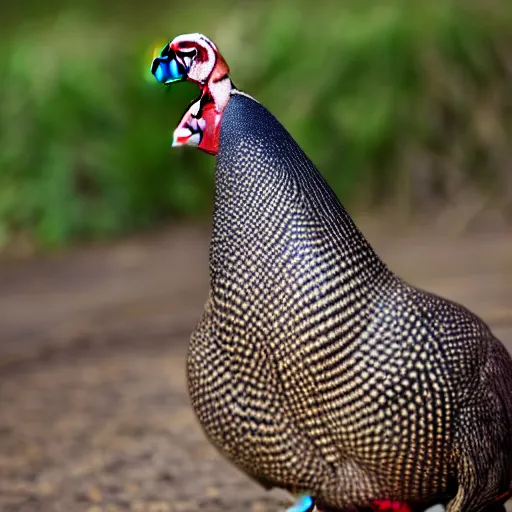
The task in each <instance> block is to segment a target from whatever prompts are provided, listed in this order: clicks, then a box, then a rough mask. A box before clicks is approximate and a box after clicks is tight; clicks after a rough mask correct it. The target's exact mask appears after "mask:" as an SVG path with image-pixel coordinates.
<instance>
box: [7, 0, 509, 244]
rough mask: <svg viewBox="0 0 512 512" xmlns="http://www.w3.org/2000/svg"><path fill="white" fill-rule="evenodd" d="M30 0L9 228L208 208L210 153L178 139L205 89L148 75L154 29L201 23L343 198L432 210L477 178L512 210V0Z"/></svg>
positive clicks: (163, 33) (60, 228)
mask: <svg viewBox="0 0 512 512" xmlns="http://www.w3.org/2000/svg"><path fill="white" fill-rule="evenodd" d="M22 4H23V2H22ZM22 4H21V6H20V5H18V4H16V5H11V6H10V7H9V8H7V7H4V8H2V9H5V12H4V13H3V17H2V16H0V19H3V22H1V23H2V24H3V25H5V30H3V32H2V46H1V49H0V73H1V81H0V88H1V89H0V91H1V92H0V133H1V136H0V245H2V244H5V243H6V242H8V241H9V240H10V239H11V237H12V236H14V235H16V234H17V233H20V232H23V233H27V232H28V233H30V235H31V236H32V237H33V238H34V239H35V240H36V241H37V242H38V243H40V244H43V245H48V246H59V245H63V244H65V243H69V242H72V241H75V240H78V239H98V238H106V237H111V236H113V235H115V234H119V233H123V232H128V231H130V230H135V229H145V228H149V227H151V226H154V225H155V224H157V223H159V222H162V221H163V220H167V219H169V218H182V217H192V216H196V217H197V216H204V215H207V214H208V213H209V212H210V210H211V197H212V191H213V168H214V159H213V158H211V157H208V156H206V155H204V154H201V153H200V152H199V151H197V150H194V149H192V148H182V149H179V150H171V149H170V142H171V136H172V131H173V129H174V127H175V126H176V124H177V123H178V121H179V119H180V117H181V115H182V114H183V112H184V111H185V109H186V108H187V106H188V104H189V102H190V101H191V100H192V99H194V97H195V96H196V95H197V94H198V91H197V89H196V88H195V87H193V86H192V85H190V84H179V85H175V86H173V87H172V88H164V87H162V86H161V85H159V84H157V83H156V81H154V80H153V79H152V77H151V76H150V75H149V76H148V66H149V63H150V59H151V50H152V48H153V46H154V45H155V43H158V44H159V45H163V43H165V42H166V41H167V40H168V39H171V38H172V37H174V36H175V35H177V34H179V33H184V32H197V31H198V32H203V33H205V34H207V35H208V36H209V37H211V38H212V39H213V40H214V41H215V42H216V43H217V44H218V46H219V47H220V49H221V51H222V52H223V54H224V55H225V57H226V59H227V61H228V62H229V63H230V67H231V70H232V77H233V80H234V82H235V84H236V85H237V86H238V87H240V88H242V89H243V90H246V91H248V92H249V93H250V94H252V95H254V96H256V97H257V98H258V99H259V100H260V101H261V102H262V103H264V104H265V105H266V106H267V107H268V108H269V110H271V111H272V112H273V113H274V114H275V115H276V116H277V117H278V118H279V119H280V120H281V122H282V123H283V124H284V125H285V126H286V127H287V128H288V129H289V131H290V132H291V133H292V135H293V136H294V137H295V138H296V139H297V140H298V141H299V143H300V144H301V145H302V146H303V148H304V149H305V151H306V152H307V153H308V154H309V155H310V157H311V158H312V160H313V161H314V162H315V163H316V164H317V166H318V167H319V169H320V170H321V172H322V173H323V174H324V175H325V176H326V178H327V180H328V181H329V182H330V184H331V185H332V186H333V188H334V189H335V191H336V192H337V193H338V194H339V196H340V197H341V199H342V200H343V201H344V202H345V203H348V205H349V206H353V205H356V204H359V205H361V204H364V205H365V206H376V205H379V204H382V203H384V202H386V201H387V202H394V203H396V204H397V205H400V208H402V209H405V210H406V211H407V212H414V211H432V210H435V209H436V208H440V207H442V205H443V204H445V203H447V202H449V201H450V199H452V200H453V198H454V197H455V198H456V197H457V194H458V193H459V191H461V190H462V191H464V190H469V189H470V190H473V189H477V190H478V191H479V194H481V195H482V196H483V197H486V198H488V199H489V201H491V202H492V203H493V204H496V205H498V206H499V207H500V208H502V209H503V211H510V205H511V203H512V169H511V163H512V150H511V145H510V142H511V137H512V135H511V134H512V129H511V128H512V87H511V84H512V81H511V80H512V79H511V74H512V51H511V50H512V4H511V5H509V4H508V3H507V2H505V1H503V2H500V3H495V4H493V3H490V2H484V0H480V2H474V1H473V2H472V1H471V0H460V1H451V2H450V1H446V0H431V1H430V2H425V1H421V0H414V1H413V0H409V1H407V2H406V1H400V0H388V1H378V0H372V1H370V0H369V1H367V2H356V1H355V0H354V1H349V0H347V1H345V2H341V3H340V2H332V3H331V2H324V3H318V2H313V1H311V0H304V1H302V2H301V1H288V2H287V1H283V2H279V3H274V4H270V3H268V4H267V3H265V2H259V3H256V2H243V3H240V2H238V3H236V2H229V1H228V0H224V1H221V2H218V3H217V5H212V3H211V2H210V3H205V4H204V5H201V3H200V2H199V3H194V4H191V5H192V6H191V5H186V4H183V5H181V6H173V5H170V6H169V5H167V4H164V3H151V2H150V3H147V4H146V5H144V6H141V5H140V4H135V3H133V5H131V4H130V3H127V4H126V5H125V6H124V7H123V8H122V10H121V9H116V6H115V4H112V5H110V7H106V6H103V4H100V3H99V2H93V1H90V2H86V1H85V0H83V1H79V0H76V1H75V2H67V3H66V4H65V5H64V4H63V3H62V2H58V0H55V1H54V2H50V3H46V4H37V5H36V4H34V9H28V8H27V7H26V6H23V5H22ZM42 6H44V7H42ZM1 14H2V13H1V12H0V15H1ZM507 209H508V210H507Z"/></svg>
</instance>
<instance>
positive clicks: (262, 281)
mask: <svg viewBox="0 0 512 512" xmlns="http://www.w3.org/2000/svg"><path fill="white" fill-rule="evenodd" d="M340 172H342V171H341V170H340ZM210 276H211V290H210V294H209V297H208V300H207V303H206V307H205V311H204V314H203V316H202V319H201V320H200V322H199V324H198V326H197V328H196V330H195V332H194V333H193V335H192V338H191V343H190V348H189V355H188V384H189V390H190V396H191V400H192V404H193V407H194V409H195V412H196V414H197V417H198V419H199V421H200V423H201V424H202V426H203V428H204V430H205V432H206V434H207V436H208V437H209V438H210V439H211V441H212V442H213V443H214V445H215V446H216V447H217V448H218V449H219V450H220V451H222V452H223V453H224V454H225V455H226V457H227V458H229V459H230V460H231V461H232V462H233V463H234V464H236V465H237V466H239V467H240V468H241V469H243V470H244V471H245V472H246V473H247V474H249V475H251V476H252V477H253V478H255V479H256V480H258V481H260V482H261V483H262V484H263V485H265V486H266V487H273V486H276V487H281V488H285V489H288V490H290V491H292V492H303V491H304V492H309V493H310V494H311V495H312V496H313V497H314V498H315V499H316V500H317V503H318V504H319V507H320V508H322V507H335V508H338V509H345V508H349V507H353V506H361V507H363V506H367V505H369V503H370V502H371V501H373V500H377V499H396V500H401V501H406V502H409V503H413V504H414V503H416V502H418V503H429V502H436V503H437V502H443V501H444V502H445V503H446V502H448V501H449V500H452V502H451V503H450V504H449V506H448V510H449V511H450V512H454V511H460V510H463V511H467V512H473V511H474V512H478V511H480V510H491V508H489V507H490V504H491V503H492V502H493V501H494V500H495V499H496V498H497V497H498V496H500V495H502V494H503V493H505V492H507V491H508V490H509V489H510V488H511V482H512V360H511V358H510V356H509V354H508V353H507V352H506V350H505V349H504V347H503V346H502V345H501V344H500V342H499V341H498V340H496V338H495V337H494V336H493V334H492V333H491V332H490V330H489V328H488V327H487V326H486V324H485V323H484V322H483V321H481V320H480V319H479V318H478V317H476V316H475V315H474V314H472V313H471V312H469V311H468V310H466V309H465V308H463V307H462V306H459V305H458V304H455V303H453V302H450V301H447V300H444V299H442V298H439V297H437V296H434V295H432V294H429V293H425V292H423V291H420V290H418V289H416V288H414V287H412V286H410V285H408V284H407V283H405V282H404V281H403V280H401V279H400V278H399V277H397V276H396V275H395V274H393V273H392V272H391V271H390V270H389V269H388V268H387V267H386V265H385V264H384V263H383V262H382V261H381V260H380V258H379V257H378V256H377V254H376V253H375V252H374V251H373V249H372V248H371V246H370V245H369V244H368V243H367V241H366V240H365V238H364V237H363V235H362V234H361V233H360V231H359V230H358V229H357V228H356V226H355V224H354V223H353V221H352V220H351V218H350V216H349V215H348V213H347V212H346V210H345V209H344V208H343V206H342V205H341V204H340V202H339V201H338V199H337V198H336V196H335V195H334V193H333V192H332V190H331V189H330V188H329V186H328V185H327V183H326V182H325V181H324V179H323V178H322V176H321V175H320V174H319V173H318V171H317V170H316V169H315V167H314V165H313V164H312V163H311V161H310V160H309V159H308V158H307V156H306V155H305V154H304V153H303V152H302V150H301V149H300V148H299V146H298V145H297V144H296V142H295V141H294V140H293V139H292V138H291V136H290V135H289V134H288V133H287V132H286V130H285V129H284V128H283V127H282V126H281V124H279V122H278V121H277V120H276V119H275V118H274V117H273V116H272V115H271V114H270V113H269V112H268V111H267V110H266V109H265V108H264V107H263V106H261V105H260V104H259V103H257V102H256V101H255V100H253V99H252V98H250V97H248V96H245V95H243V94H241V93H239V92H238V91H234V93H233V94H232V96H231V98H230V100H229V103H228V105H227V107H226V109H225V111H224V114H223V118H222V124H221V130H220V147H219V152H218V156H217V166H216V171H215V205H214V222H213V233H212V240H211V248H210ZM454 497H455V499H453V498H454Z"/></svg>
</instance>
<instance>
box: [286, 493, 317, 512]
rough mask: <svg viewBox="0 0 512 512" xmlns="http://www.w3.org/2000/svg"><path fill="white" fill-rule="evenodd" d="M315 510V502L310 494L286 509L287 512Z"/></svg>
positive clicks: (304, 495)
mask: <svg viewBox="0 0 512 512" xmlns="http://www.w3.org/2000/svg"><path fill="white" fill-rule="evenodd" d="M313 510H315V502H314V501H313V498H312V497H311V496H309V495H308V494H303V495H302V496H299V497H298V499H297V501H296V502H295V503H294V504H293V505H292V506H291V507H290V508H287V509H286V512H313Z"/></svg>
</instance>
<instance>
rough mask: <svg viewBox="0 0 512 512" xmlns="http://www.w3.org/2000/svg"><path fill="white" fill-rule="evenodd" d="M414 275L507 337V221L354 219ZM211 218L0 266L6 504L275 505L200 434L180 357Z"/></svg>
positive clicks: (198, 294) (0, 420)
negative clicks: (423, 224)
mask: <svg viewBox="0 0 512 512" xmlns="http://www.w3.org/2000/svg"><path fill="white" fill-rule="evenodd" d="M361 225H362V227H363V229H364V230H365V233H366V234H367V236H368V238H369V239H370V241H371V242H372V243H373V244H374V246H375V247H376V248H377V250H378V252H379V253H380V254H381V256H382V257H383V258H384V259H385V261H387V262H388V264H389V265H390V266H391V268H393V270H395V271H397V272H398V273H399V274H400V275H402V277H404V278H406V279H408V280H409V281H411V282H413V283H414V284H416V285H418V286H421V287H423V288H426V289H428V290H431V291H434V292H436V293H439V294H441V295H444V296H446V297H449V298H451V299H454V300H457V301H460V302H462V303H464V304H465V305H466V306H468V307H469V308H471V309H473V310H474V311H475V312H477V313H478V314H479V315H480V316H482V317H483V318H484V319H485V320H486V321H487V322H488V323H489V324H490V325H491V326H492V327H493V329H494V331H495V333H496V334H497V335H498V337H500V338H501V339H502V340H503V341H504V342H505V343H506V344H507V347H508V348H509V349H511V348H512V231H500V232H493V233H491V234H487V235H485V234H474V233H473V234H471V235H453V234H452V235H446V234H445V235H444V236H441V235H434V234H432V232H426V231H425V230H422V229H412V230H409V232H408V233H402V234H400V235H399V234H396V233H394V234H393V233H392V230H391V229H386V228H384V227H382V226H375V225H373V224H370V223H369V224H368V226H366V225H365V223H361ZM207 250H208V230H207V229H201V228H191V227H184V228H174V229H172V230H169V231H167V232H165V233H161V234H159V235H152V236H146V237H138V238H136V239H131V240H127V241H123V242H120V243H117V244H115V245H111V246H108V247H94V248H87V249H79V250H74V251H71V252H68V253H65V254H59V255H52V256H45V257H43V258H36V259H32V260H27V261H2V262H0V510H1V511H5V512H11V511H12V512H14V511H17V512H18V511H19V512H36V511H66V512H68V511H82V510H83V511H89V512H100V511H105V512H107V511H108V512H114V511H138V512H143V511H144V512H145V511H148V512H168V511H176V512H178V511H181V512H188V511H197V510H203V511H211V512H214V511H233V512H234V511H238V512H241V511H248V512H265V511H278V510H282V509H283V507H284V506H285V504H286V500H284V499H283V497H282V496H279V495H278V494H273V493H270V494H269V493H266V492H264V491H263V490H262V489H260V488H259V487H258V486H257V485H255V484H254V483H252V482H250V481H249V480H248V479H247V478H246V477H244V476H243V475H241V474H240V473H239V472H238V471H237V470H235V469H234V468H232V467H231V466H230V465H229V464H228V463H227V462H225V461H224V460H223V459H222V458H221V457H220V456H219V455H218V454H217V453H216V452H215V451H214V450H213V449H212V448H211V447H210V446H209V444H208V443H207V442H206V440H205V439H204V437H203V434H202V432H201V430H200V428H199V427H198V425H197V424H196V421H195V419H194V416H193V414H192V411H191V409H190V406H189V402H188V397H187V393H186V388H185V372H184V358H185V354H186V347H187V341H188V336H189V334H190V332H191V330H192V328H193V326H194V323H195V321H196V320H197V318H198V316H199V312H200V311H201V308H202V306H203V302H204V300H205V297H206V291H207V288H208V275H207V271H208V268H207V258H208V254H207Z"/></svg>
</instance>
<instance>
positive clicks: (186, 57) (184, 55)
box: [176, 48, 197, 70]
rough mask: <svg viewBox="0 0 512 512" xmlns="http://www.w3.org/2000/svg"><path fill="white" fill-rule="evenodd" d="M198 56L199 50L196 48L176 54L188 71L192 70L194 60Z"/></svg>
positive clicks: (179, 51)
mask: <svg viewBox="0 0 512 512" xmlns="http://www.w3.org/2000/svg"><path fill="white" fill-rule="evenodd" d="M196 55H197V50H196V49H195V48H190V49H186V50H181V49H180V50H178V51H177V52H176V56H177V57H179V58H180V60H181V62H183V65H184V66H185V68H186V69H187V70H188V69H190V65H191V63H192V61H193V60H194V58H195V57H196Z"/></svg>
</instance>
